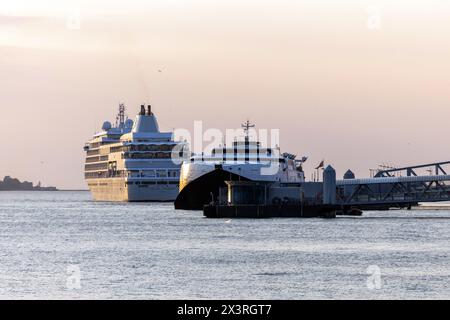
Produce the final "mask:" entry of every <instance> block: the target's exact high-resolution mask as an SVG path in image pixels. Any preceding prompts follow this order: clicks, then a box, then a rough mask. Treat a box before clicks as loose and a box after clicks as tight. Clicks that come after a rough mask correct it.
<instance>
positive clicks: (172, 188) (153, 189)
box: [88, 178, 178, 202]
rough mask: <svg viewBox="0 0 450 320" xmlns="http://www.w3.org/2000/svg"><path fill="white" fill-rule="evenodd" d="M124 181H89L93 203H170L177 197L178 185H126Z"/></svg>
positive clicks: (109, 179) (111, 179) (110, 179)
mask: <svg viewBox="0 0 450 320" xmlns="http://www.w3.org/2000/svg"><path fill="white" fill-rule="evenodd" d="M125 182H126V180H125V179H116V178H108V179H90V180H89V182H88V186H89V190H90V191H91V194H92V197H93V199H94V200H95V201H121V202H144V201H148V202H171V201H174V200H175V198H176V197H177V195H178V185H176V184H170V185H169V184H168V185H126V183H125Z"/></svg>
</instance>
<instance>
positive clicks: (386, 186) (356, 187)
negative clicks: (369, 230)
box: [336, 161, 450, 207]
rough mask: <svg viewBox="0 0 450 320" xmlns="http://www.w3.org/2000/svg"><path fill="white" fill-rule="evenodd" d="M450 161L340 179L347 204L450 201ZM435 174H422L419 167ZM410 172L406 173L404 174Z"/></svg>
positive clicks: (401, 204)
mask: <svg viewBox="0 0 450 320" xmlns="http://www.w3.org/2000/svg"><path fill="white" fill-rule="evenodd" d="M449 166H450V161H446V162H438V163H431V164H425V165H419V166H411V167H403V168H395V169H389V170H382V171H379V172H378V173H377V174H376V175H375V177H374V178H369V179H344V180H337V181H336V196H337V197H336V199H337V203H338V204H340V205H343V206H365V207H370V206H385V207H386V206H387V207H410V206H414V205H417V204H418V203H419V202H440V201H450V175H449V174H447V172H450V169H449V168H447V167H449ZM419 170H421V171H425V172H428V173H433V175H418V171H419ZM403 175H406V176H403Z"/></svg>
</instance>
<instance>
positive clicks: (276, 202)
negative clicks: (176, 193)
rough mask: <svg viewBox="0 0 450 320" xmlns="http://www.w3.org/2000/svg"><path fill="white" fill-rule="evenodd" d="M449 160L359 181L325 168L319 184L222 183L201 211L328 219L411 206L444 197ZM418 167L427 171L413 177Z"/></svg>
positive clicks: (449, 190)
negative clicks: (367, 211)
mask: <svg viewBox="0 0 450 320" xmlns="http://www.w3.org/2000/svg"><path fill="white" fill-rule="evenodd" d="M449 164H450V161H447V162H438V163H432V164H425V165H418V166H411V167H403V168H398V169H389V170H383V171H380V172H378V173H377V174H376V175H375V177H373V178H364V179H356V178H355V175H354V174H353V173H352V172H351V171H350V170H349V171H347V172H346V173H345V175H344V179H342V180H337V179H336V172H335V170H334V169H333V168H332V167H331V166H328V167H327V168H326V169H325V170H324V171H323V182H304V183H264V182H253V181H227V182H226V185H227V186H226V188H221V190H219V195H220V196H219V198H218V199H217V200H216V201H214V202H211V203H210V204H208V205H205V206H204V207H203V213H204V216H205V217H209V218H268V217H324V218H334V217H336V215H361V214H362V211H363V210H389V209H391V208H408V209H411V208H412V207H416V206H418V204H419V202H427V203H429V202H442V201H450V175H449V174H447V172H449V171H448V168H446V166H448V165H449ZM430 168H431V169H430ZM418 169H422V170H423V169H427V172H432V173H433V174H430V175H419V174H418V173H417V171H418ZM431 170H432V171H431Z"/></svg>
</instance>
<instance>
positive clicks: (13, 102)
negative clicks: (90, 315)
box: [0, 0, 450, 188]
mask: <svg viewBox="0 0 450 320" xmlns="http://www.w3.org/2000/svg"><path fill="white" fill-rule="evenodd" d="M0 70H1V78H0V97H1V102H0V108H1V109H0V110H1V127H0V128H1V129H0V143H1V150H2V151H1V157H0V176H1V177H2V176H4V175H7V174H8V175H11V176H14V177H17V178H19V179H23V180H29V181H34V182H38V181H42V182H43V184H44V185H55V186H57V187H60V188H85V187H86V186H85V183H84V178H83V167H84V163H83V162H84V153H83V149H82V148H83V145H84V143H85V141H87V140H88V139H90V138H91V136H92V134H93V133H94V132H95V131H97V130H98V129H100V127H101V124H102V122H103V121H104V120H110V121H112V120H113V119H114V116H115V114H116V112H117V106H118V103H119V102H124V103H125V104H126V105H127V107H128V114H129V116H130V117H132V118H134V116H135V114H136V113H137V112H138V109H139V105H140V104H141V103H142V102H147V103H151V104H152V105H153V107H154V112H155V113H156V115H157V116H158V120H159V124H160V127H161V129H164V130H172V129H173V128H180V127H181V128H188V129H189V128H191V127H192V126H193V122H194V120H203V121H204V127H213V128H219V129H225V128H235V127H238V126H239V125H240V123H241V122H243V121H244V120H245V119H247V118H249V119H250V120H251V121H252V122H254V123H256V125H257V127H259V128H268V129H270V128H279V129H280V130H281V131H280V133H281V137H280V138H281V147H282V150H283V151H288V152H291V153H296V154H298V155H300V156H301V155H306V156H309V160H308V165H307V166H306V167H305V169H306V170H307V172H306V176H307V177H308V178H309V177H310V174H311V167H313V166H315V165H317V164H318V163H319V162H320V160H322V159H325V161H326V163H328V164H332V165H333V166H334V167H335V168H336V169H337V171H338V175H339V176H342V174H343V173H344V172H345V171H346V170H347V169H349V168H351V169H352V170H354V171H355V172H356V174H357V176H359V177H363V176H368V175H369V170H368V169H369V168H375V167H377V165H378V164H380V163H383V162H386V163H390V164H393V165H409V164H418V163H424V162H434V161H444V160H450V159H449V158H450V153H449V151H448V150H449V146H448V141H447V140H448V136H449V133H450V124H449V120H450V2H449V1H444V0H441V1H437V0H428V1H425V0H422V1H411V0H408V1H407V0H404V1H401V0H398V1H393V0H390V1H376V0H373V1H366V0H354V1H335V0H334V1H333V0H329V1H325V0H311V1H287V0H284V1H283V0H282V1H280V0H277V1H275V0H273V1H264V0H263V1H245V0H240V1H235V0H231V1H230V0H227V1H212V0H211V1H189V0H164V1H154V0H153V1H152V0H149V1H143V0H142V1H133V0H128V1H118V0H116V1H106V0H104V1H100V0H97V1H96V0H94V1H93V0H89V1H88V0H86V1H64V0H62V1H61V0H58V1H39V0H28V1H21V0H0ZM159 70H161V72H159Z"/></svg>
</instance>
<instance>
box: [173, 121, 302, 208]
mask: <svg viewBox="0 0 450 320" xmlns="http://www.w3.org/2000/svg"><path fill="white" fill-rule="evenodd" d="M242 127H243V128H244V132H245V137H244V139H241V140H240V141H234V142H233V143H232V145H231V146H221V147H219V148H214V149H213V150H212V152H211V154H208V155H205V154H200V155H194V156H192V157H190V159H189V160H187V161H185V162H183V164H182V166H181V175H180V194H179V195H178V197H177V199H176V200H175V208H176V209H187V210H200V209H202V207H203V205H204V204H207V203H209V202H211V201H214V200H216V198H217V197H218V190H219V188H220V187H223V186H225V181H230V180H249V181H261V182H281V183H283V182H286V183H301V182H304V181H305V176H304V172H303V169H302V163H303V162H304V161H305V160H306V158H305V157H304V158H302V159H296V156H295V155H293V154H289V153H281V152H280V149H279V147H276V148H267V147H265V146H262V145H261V143H260V142H258V141H252V140H251V139H250V137H249V128H251V127H253V125H250V123H249V122H248V121H247V122H246V123H245V124H243V125H242Z"/></svg>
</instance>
